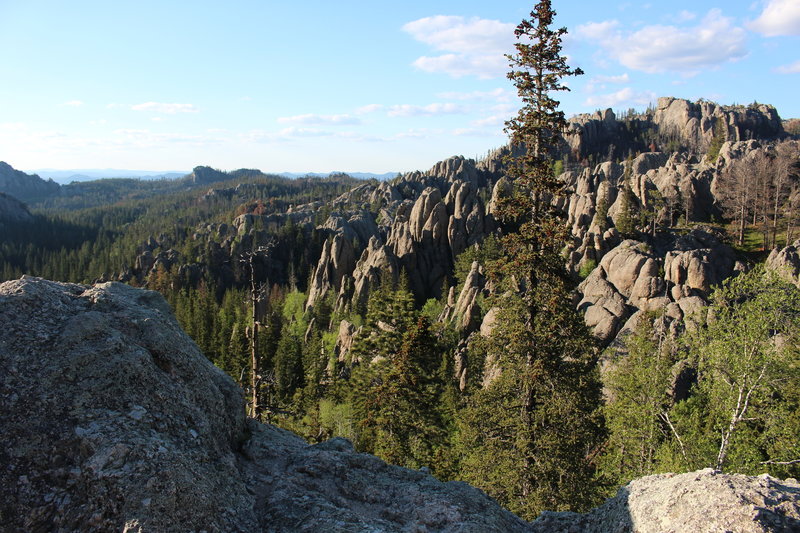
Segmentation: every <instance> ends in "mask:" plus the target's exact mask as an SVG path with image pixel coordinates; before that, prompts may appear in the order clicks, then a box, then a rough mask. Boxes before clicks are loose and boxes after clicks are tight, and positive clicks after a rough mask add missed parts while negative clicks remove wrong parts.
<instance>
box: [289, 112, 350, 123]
mask: <svg viewBox="0 0 800 533" xmlns="http://www.w3.org/2000/svg"><path fill="white" fill-rule="evenodd" d="M278 122H280V123H282V124H300V125H305V126H320V125H345V124H350V125H352V124H361V119H359V118H357V117H354V116H352V115H316V114H313V113H307V114H304V115H294V116H291V117H279V118H278Z"/></svg>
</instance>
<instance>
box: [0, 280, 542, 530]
mask: <svg viewBox="0 0 800 533" xmlns="http://www.w3.org/2000/svg"><path fill="white" fill-rule="evenodd" d="M0 324H2V328H0V368H2V369H3V372H0V413H2V416H0V435H2V436H3V446H2V448H0V531H202V530H205V531H208V532H212V531H225V532H228V531H275V532H279V531H280V532H283V531H285V532H290V531H292V532H294V531H354V532H362V531H363V532H367V531H442V532H445V531H527V530H529V525H528V523H527V522H524V521H523V520H521V519H519V518H517V517H516V516H514V515H513V514H511V513H509V512H507V511H505V510H503V509H501V508H500V507H499V506H498V505H497V504H496V503H495V502H494V501H492V500H491V499H489V498H488V497H487V496H486V495H485V494H483V493H482V492H481V491H479V490H477V489H475V488H472V487H470V486H469V485H467V484H464V483H441V482H439V481H437V480H435V479H434V478H433V477H431V476H430V475H429V474H427V473H425V472H418V471H412V470H408V469H404V468H399V467H394V466H390V465H387V464H386V463H384V462H383V461H381V460H379V459H377V458H376V457H373V456H370V455H367V454H360V453H355V452H354V451H353V449H352V446H351V445H350V444H349V442H347V441H346V440H344V439H333V440H331V441H329V442H326V443H322V444H319V445H316V446H309V445H307V444H306V443H305V442H304V441H302V440H301V439H300V438H298V437H296V436H295V435H292V434H290V433H288V432H285V431H282V430H279V429H277V428H275V427H273V426H269V425H264V424H259V423H257V422H255V421H253V420H247V419H246V417H245V414H244V400H243V396H242V392H241V389H239V387H238V386H237V385H236V384H235V383H234V382H233V381H232V380H231V379H230V378H228V377H227V376H226V375H225V374H223V373H222V372H221V371H220V370H218V369H217V368H215V367H214V366H213V365H212V364H211V363H209V362H208V360H206V358H205V357H203V356H202V354H201V353H200V352H199V350H198V349H197V347H196V346H195V344H194V343H193V342H192V341H191V340H190V339H189V338H188V337H187V336H186V335H185V334H184V333H183V332H182V331H181V329H180V327H179V326H178V324H177V322H176V321H175V319H174V318H173V316H172V314H171V313H170V310H169V308H168V306H167V304H166V302H165V301H164V300H163V298H162V297H161V296H160V295H159V294H158V293H155V292H151V291H143V290H139V289H134V288H131V287H128V286H126V285H122V284H119V283H106V284H101V285H96V286H94V287H89V286H84V285H74V284H65V283H55V282H50V281H45V280H41V279H37V278H29V277H24V278H22V279H20V280H17V281H11V282H6V283H3V284H0Z"/></svg>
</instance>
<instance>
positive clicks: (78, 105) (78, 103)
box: [64, 100, 83, 107]
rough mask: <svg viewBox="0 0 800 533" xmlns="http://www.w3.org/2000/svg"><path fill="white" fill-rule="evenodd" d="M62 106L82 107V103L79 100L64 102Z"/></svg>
mask: <svg viewBox="0 0 800 533" xmlns="http://www.w3.org/2000/svg"><path fill="white" fill-rule="evenodd" d="M64 105H66V106H69V107H80V106H82V105H83V102H81V101H80V100H70V101H69V102H64Z"/></svg>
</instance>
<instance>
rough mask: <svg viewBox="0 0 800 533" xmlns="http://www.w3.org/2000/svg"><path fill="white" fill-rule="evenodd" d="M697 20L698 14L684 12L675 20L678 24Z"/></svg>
mask: <svg viewBox="0 0 800 533" xmlns="http://www.w3.org/2000/svg"><path fill="white" fill-rule="evenodd" d="M696 18H697V14H696V13H692V12H691V11H687V10H685V9H684V10H683V11H681V12H680V13H678V14H677V16H676V17H675V20H676V21H677V22H689V21H690V20H694V19H696Z"/></svg>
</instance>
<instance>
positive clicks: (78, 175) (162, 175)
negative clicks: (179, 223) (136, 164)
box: [27, 168, 398, 185]
mask: <svg viewBox="0 0 800 533" xmlns="http://www.w3.org/2000/svg"><path fill="white" fill-rule="evenodd" d="M27 172H28V173H29V174H30V175H38V176H40V177H41V178H43V179H50V180H53V181H54V182H56V183H59V184H61V185H66V184H68V183H72V182H76V181H78V182H81V181H94V180H100V179H106V178H139V179H148V180H151V179H180V178H183V177H185V176H187V175H189V174H191V173H192V171H189V170H128V169H119V168H80V169H65V170H60V169H54V168H42V169H32V170H28V171H27ZM231 172H235V171H231ZM253 172H255V173H260V174H265V175H275V176H282V177H285V178H305V177H314V178H327V177H328V176H335V175H338V174H347V175H348V176H352V177H354V178H357V179H372V178H375V179H377V180H379V181H385V180H390V179H392V178H395V177H396V176H397V175H398V173H397V172H384V173H377V172H343V171H338V170H334V171H331V172H262V171H260V170H256V169H253Z"/></svg>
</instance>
